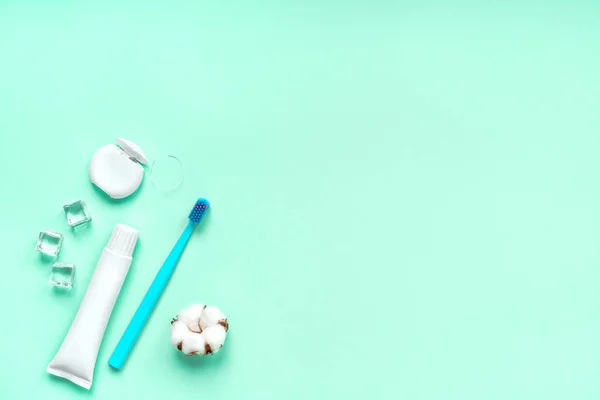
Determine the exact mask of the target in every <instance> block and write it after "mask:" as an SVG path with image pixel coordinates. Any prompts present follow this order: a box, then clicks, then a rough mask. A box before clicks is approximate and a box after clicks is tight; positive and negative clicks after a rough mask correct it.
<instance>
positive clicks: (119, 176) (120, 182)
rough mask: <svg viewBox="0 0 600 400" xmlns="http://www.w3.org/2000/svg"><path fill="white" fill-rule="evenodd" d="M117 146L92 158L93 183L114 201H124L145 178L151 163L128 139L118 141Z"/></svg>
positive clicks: (108, 145) (91, 177)
mask: <svg viewBox="0 0 600 400" xmlns="http://www.w3.org/2000/svg"><path fill="white" fill-rule="evenodd" d="M116 142H117V144H116V145H115V144H107V145H106V146H103V147H101V148H100V149H99V150H98V151H96V153H95V154H94V155H93V156H92V161H91V162H90V170H89V174H90V180H91V181H92V183H93V184H94V185H96V186H98V187H99V188H100V189H101V190H102V191H103V192H105V193H106V194H107V195H109V196H110V197H111V198H113V199H123V198H125V197H127V196H129V195H131V194H133V193H134V192H135V191H136V190H137V189H138V188H139V187H140V184H141V183H142V179H144V167H143V166H142V164H148V160H146V156H145V155H144V152H143V151H142V149H140V147H139V146H138V145H137V144H135V143H133V142H132V141H130V140H127V139H121V138H117V139H116Z"/></svg>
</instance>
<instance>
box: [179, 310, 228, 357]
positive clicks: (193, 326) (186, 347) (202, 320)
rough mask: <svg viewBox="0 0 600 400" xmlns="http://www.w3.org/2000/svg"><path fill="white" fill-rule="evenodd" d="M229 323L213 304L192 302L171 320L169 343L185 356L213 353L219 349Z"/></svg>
mask: <svg viewBox="0 0 600 400" xmlns="http://www.w3.org/2000/svg"><path fill="white" fill-rule="evenodd" d="M228 330H229V324H228V323H227V317H225V314H223V313H222V312H221V310H219V309H218V308H217V307H215V306H205V305H203V304H194V305H192V306H190V307H188V308H185V309H184V310H182V311H180V312H179V314H177V317H176V318H174V319H173V321H172V322H171V344H172V345H173V347H175V348H177V349H178V350H181V351H182V352H183V353H184V354H185V355H186V356H193V355H202V356H203V355H208V354H214V353H216V352H218V351H219V350H221V348H222V347H223V344H225V339H226V338H227V331H228Z"/></svg>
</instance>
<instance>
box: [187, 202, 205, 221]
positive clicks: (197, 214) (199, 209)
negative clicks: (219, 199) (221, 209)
mask: <svg viewBox="0 0 600 400" xmlns="http://www.w3.org/2000/svg"><path fill="white" fill-rule="evenodd" d="M208 207H210V203H209V202H208V200H206V199H198V200H197V201H196V204H195V205H194V208H192V211H190V215H189V216H188V218H189V219H190V223H192V224H194V225H198V224H199V223H200V221H201V220H202V217H204V215H205V214H206V212H207V211H208Z"/></svg>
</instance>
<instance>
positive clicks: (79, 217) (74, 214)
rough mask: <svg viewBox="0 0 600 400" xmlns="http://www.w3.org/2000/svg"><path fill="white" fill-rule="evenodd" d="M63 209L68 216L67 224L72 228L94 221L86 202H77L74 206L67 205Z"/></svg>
mask: <svg viewBox="0 0 600 400" xmlns="http://www.w3.org/2000/svg"><path fill="white" fill-rule="evenodd" d="M63 208H64V209H65V214H66V215H67V222H68V223H69V225H71V226H72V227H76V226H79V225H83V224H86V223H88V222H90V221H91V220H92V217H91V215H90V213H89V212H88V209H87V206H86V204H85V201H83V200H79V201H76V202H75V203H72V204H67V205H66V206H64V207H63Z"/></svg>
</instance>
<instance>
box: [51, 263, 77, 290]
mask: <svg viewBox="0 0 600 400" xmlns="http://www.w3.org/2000/svg"><path fill="white" fill-rule="evenodd" d="M74 277H75V265H73V264H65V263H60V262H57V263H54V264H53V265H52V272H51V273H50V283H51V284H53V285H54V286H59V287H65V288H69V289H70V288H71V287H72V286H73V278H74Z"/></svg>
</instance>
